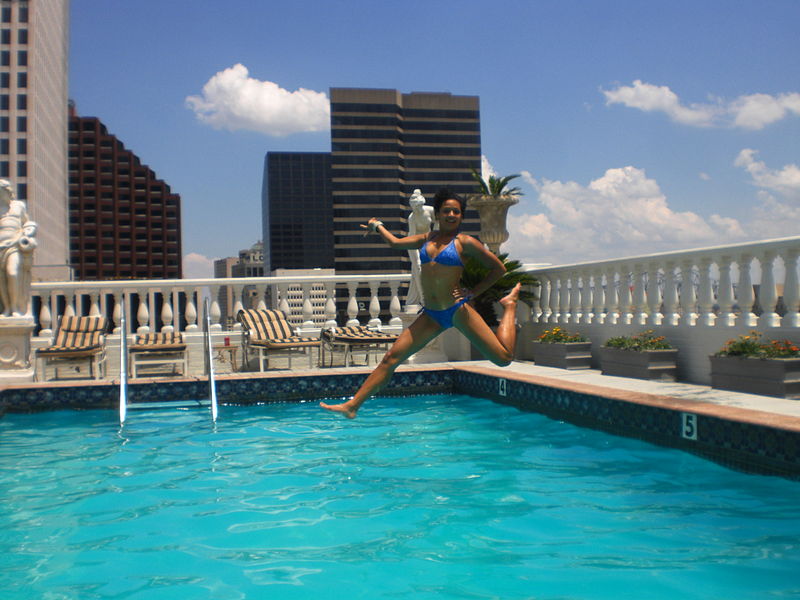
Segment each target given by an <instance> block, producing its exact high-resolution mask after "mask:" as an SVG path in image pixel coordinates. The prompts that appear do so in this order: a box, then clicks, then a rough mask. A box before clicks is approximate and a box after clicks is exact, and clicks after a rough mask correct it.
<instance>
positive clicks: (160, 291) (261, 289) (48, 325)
mask: <svg viewBox="0 0 800 600" xmlns="http://www.w3.org/2000/svg"><path fill="white" fill-rule="evenodd" d="M410 278H411V276H410V275H408V274H396V275H360V276H359V275H325V276H323V275H320V276H316V275H314V276H285V277H250V278H229V279H159V280H131V281H70V282H38V283H34V284H33V285H32V286H31V287H32V290H31V292H32V295H33V297H34V298H38V299H36V300H35V301H34V303H33V305H34V307H35V308H34V318H36V320H37V322H38V324H39V333H38V335H39V336H41V337H46V336H51V335H53V331H54V329H55V328H56V326H57V323H58V318H59V317H60V316H62V315H68V316H69V315H105V316H106V317H107V318H109V320H110V321H111V322H112V324H113V330H114V333H119V327H120V322H121V317H122V311H125V316H126V321H127V323H128V327H129V329H130V332H131V333H132V332H136V333H147V332H154V331H158V330H161V331H166V332H168V331H185V332H193V331H199V329H198V307H199V306H201V305H202V298H203V297H208V298H209V299H210V317H211V323H212V325H211V329H212V331H222V330H223V323H221V317H222V313H221V310H220V305H219V300H218V299H219V291H220V288H222V287H223V286H229V287H230V288H231V289H232V290H233V307H232V311H231V313H232V314H231V316H233V317H235V316H236V314H237V313H238V312H239V310H241V309H243V308H250V307H252V308H261V309H263V308H268V307H269V308H280V309H282V310H284V312H286V313H287V315H289V317H290V318H292V319H293V321H294V322H297V323H302V324H301V326H300V327H301V329H302V330H303V331H304V332H306V333H311V332H313V331H317V332H318V331H319V329H320V328H321V326H322V327H332V326H336V325H337V320H336V317H337V314H336V301H337V299H339V300H340V302H344V303H346V306H347V319H346V323H339V324H340V325H344V324H347V325H354V324H358V323H359V317H361V318H362V320H364V321H365V322H366V321H368V322H369V324H370V325H373V326H381V327H388V328H398V330H399V328H402V321H401V319H400V311H401V307H400V299H399V296H398V294H399V292H400V286H401V285H402V284H404V283H408V282H409V281H410ZM314 284H316V287H317V288H319V287H320V285H321V286H323V287H324V289H325V298H324V299H321V298H320V297H319V294H320V292H319V291H316V292H315V295H314V298H313V299H312V286H313V285H314ZM247 289H250V290H252V289H254V290H255V296H254V297H248V298H246V299H245V298H243V294H244V293H245V291H246V290H247ZM290 289H291V290H293V291H292V294H291V299H292V300H296V299H297V295H298V293H300V294H302V300H301V301H300V302H299V303H298V302H294V301H293V302H292V305H293V306H294V308H293V307H292V306H290V302H289V300H290V293H289V291H290ZM337 290H338V292H337ZM386 290H388V293H387V291H386ZM381 292H383V295H381ZM314 302H316V304H317V305H318V307H319V308H320V309H321V310H322V311H323V312H324V325H320V324H315V321H314V319H313V317H314ZM382 310H383V315H384V316H386V314H387V312H388V315H389V317H388V319H386V322H382V321H381V314H382ZM341 320H344V319H341ZM233 329H234V330H238V329H240V325H239V324H238V323H236V324H235V325H234V326H233Z"/></svg>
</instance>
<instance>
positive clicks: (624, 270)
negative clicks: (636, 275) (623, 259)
mask: <svg viewBox="0 0 800 600" xmlns="http://www.w3.org/2000/svg"><path fill="white" fill-rule="evenodd" d="M630 276H631V275H630V269H629V268H628V265H622V266H621V267H620V272H619V312H620V320H621V321H622V324H623V325H630V324H631V323H632V322H633V313H632V312H631V305H632V304H633V298H632V295H631V281H630Z"/></svg>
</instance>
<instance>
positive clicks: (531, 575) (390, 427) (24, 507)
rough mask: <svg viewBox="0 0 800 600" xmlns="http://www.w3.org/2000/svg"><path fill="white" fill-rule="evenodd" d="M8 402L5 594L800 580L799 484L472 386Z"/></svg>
mask: <svg viewBox="0 0 800 600" xmlns="http://www.w3.org/2000/svg"><path fill="white" fill-rule="evenodd" d="M115 418H116V415H115V414H114V413H113V412H110V411H87V412H52V413H42V414H35V415H6V416H5V417H4V418H3V419H0V501H1V502H2V507H3V510H2V512H0V590H2V592H0V596H2V598H4V599H6V600H17V599H23V598H24V599H26V600H27V599H30V598H37V599H38V598H42V599H47V600H56V599H59V600H60V599H66V598H76V599H81V600H85V599H94V598H104V599H105V598H119V599H123V598H124V599H137V600H138V599H147V600H150V599H173V598H174V599H181V600H187V599H194V598H197V599H206V598H209V599H212V598H220V599H228V598H230V599H238V598H247V599H260V598H269V599H299V598H302V599H312V598H313V599H327V598H369V599H385V598H404V599H405V598H409V599H434V598H435V599H449V598H459V599H463V598H469V599H473V598H497V599H502V600H508V599H521V598H535V599H537V600H543V599H552V600H555V599H558V600H565V599H578V598H580V599H587V600H589V599H590V600H601V599H608V600H611V599H614V600H619V599H620V598H636V599H650V600H652V599H655V600H659V599H662V598H664V599H666V598H669V599H682V600H685V599H703V600H709V599H715V598H719V599H726V600H729V599H737V600H744V599H758V600H763V599H764V598H773V597H774V598H788V597H798V596H800V575H798V573H800V505H799V504H798V502H797V498H798V494H799V493H800V484H798V483H796V482H791V481H786V480H782V479H778V478H772V477H761V476H754V475H744V474H740V473H737V472H734V471H730V470H728V469H725V468H723V467H720V466H718V465H716V464H714V463H711V462H708V461H705V460H702V459H699V458H697V457H694V456H691V455H689V454H686V453H683V452H679V451H674V450H669V449H663V448H659V447H656V446H651V445H649V444H646V443H643V442H639V441H636V440H630V439H625V438H619V437H614V436H610V435H606V434H603V433H599V432H596V431H592V430H587V429H581V428H577V427H573V426H571V425H567V424H564V423H560V422H557V421H553V420H550V419H547V418H545V417H542V416H540V415H536V414H530V413H523V412H520V411H518V410H516V409H513V408H510V407H506V406H501V405H497V404H494V403H492V402H490V401H488V400H482V399H477V398H471V397H467V396H420V397H411V398H402V399H401V398H391V399H381V398H378V399H375V400H373V401H371V402H370V403H369V404H368V405H367V406H366V407H365V409H364V411H363V413H362V416H361V417H360V419H359V420H357V421H355V422H351V421H345V420H343V419H339V418H336V417H335V416H333V415H329V414H327V413H323V412H322V411H320V410H319V409H318V408H317V407H316V403H302V404H279V405H270V406H255V407H222V409H221V412H220V420H219V422H218V423H217V424H216V426H214V425H212V424H211V422H210V417H209V413H208V410H207V409H191V410H172V409H171V410H161V411H148V412H143V411H135V412H132V413H130V414H129V421H128V423H127V424H126V426H125V427H124V429H123V430H122V431H119V428H118V426H117V425H116V424H115Z"/></svg>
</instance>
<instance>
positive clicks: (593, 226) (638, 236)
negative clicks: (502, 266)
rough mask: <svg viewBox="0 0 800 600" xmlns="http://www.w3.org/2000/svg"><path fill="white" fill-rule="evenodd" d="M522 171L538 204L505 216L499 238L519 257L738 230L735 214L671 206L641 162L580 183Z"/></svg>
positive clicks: (607, 249)
mask: <svg viewBox="0 0 800 600" xmlns="http://www.w3.org/2000/svg"><path fill="white" fill-rule="evenodd" d="M523 178H524V179H525V180H526V181H528V182H529V183H531V184H533V186H534V188H535V189H536V190H537V191H538V192H539V202H540V203H541V204H542V206H543V207H544V212H542V213H539V214H523V215H519V216H516V215H515V217H514V218H513V219H509V225H508V228H509V232H510V233H511V237H510V238H509V241H508V243H507V247H505V246H504V248H503V249H504V251H508V252H509V253H511V254H512V255H513V256H515V257H518V258H520V259H521V260H523V261H524V262H551V263H554V264H565V263H569V262H583V261H587V260H593V259H602V258H614V257H622V256H631V255H638V254H650V253H654V252H660V251H667V250H676V249H680V248H686V247H692V246H702V245H710V244H712V243H713V244H719V243H723V242H724V241H728V240H732V239H734V238H737V237H740V236H742V235H743V233H744V232H743V231H742V228H741V226H740V225H739V223H738V221H736V220H735V219H732V218H728V217H720V216H719V215H714V216H712V217H710V218H709V219H704V218H703V217H701V216H700V215H698V214H696V213H694V212H690V211H686V212H679V211H675V210H673V209H671V208H670V206H669V204H668V202H667V198H666V196H665V195H664V194H663V192H662V191H661V189H660V187H659V185H658V183H657V182H656V181H655V180H654V179H651V178H649V177H647V174H646V173H645V171H644V170H642V169H638V168H636V167H632V166H627V167H622V168H617V169H608V170H607V171H606V172H605V174H604V175H603V176H602V177H599V178H598V179H595V180H593V181H591V182H589V184H588V185H581V184H580V183H577V182H574V181H568V182H561V181H550V180H547V179H542V180H537V179H535V178H533V177H532V176H531V175H530V173H528V172H523Z"/></svg>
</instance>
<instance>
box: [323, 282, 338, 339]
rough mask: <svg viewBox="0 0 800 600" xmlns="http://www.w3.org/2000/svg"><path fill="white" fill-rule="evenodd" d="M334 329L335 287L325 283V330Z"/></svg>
mask: <svg viewBox="0 0 800 600" xmlns="http://www.w3.org/2000/svg"><path fill="white" fill-rule="evenodd" d="M334 327H336V285H335V284H333V283H331V282H327V283H325V329H332V328H334Z"/></svg>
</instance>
